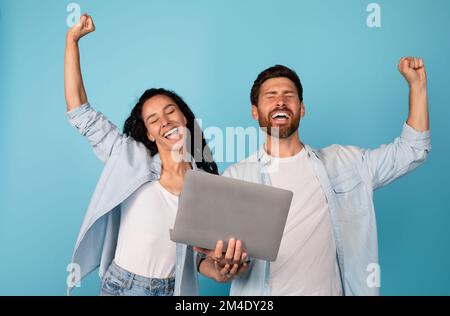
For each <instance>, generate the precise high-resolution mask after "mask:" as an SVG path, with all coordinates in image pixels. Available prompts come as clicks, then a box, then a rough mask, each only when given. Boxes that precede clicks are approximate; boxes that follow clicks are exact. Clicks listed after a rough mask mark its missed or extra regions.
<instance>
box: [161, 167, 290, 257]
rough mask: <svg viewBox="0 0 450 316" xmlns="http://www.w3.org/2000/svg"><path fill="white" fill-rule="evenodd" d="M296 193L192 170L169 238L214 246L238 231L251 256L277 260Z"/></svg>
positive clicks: (180, 199)
mask: <svg viewBox="0 0 450 316" xmlns="http://www.w3.org/2000/svg"><path fill="white" fill-rule="evenodd" d="M292 196H293V193H292V192H291V191H287V190H282V189H278V188H273V187H270V186H266V185H262V184H255V183H250V182H246V181H241V180H236V179H230V178H226V177H221V176H215V175H212V174H209V173H206V172H201V171H188V173H187V174H186V177H185V180H184V185H183V190H182V192H181V195H180V198H179V204H178V213H177V216H176V219H175V224H174V228H173V230H171V231H170V238H171V240H172V241H174V242H178V243H183V244H188V245H191V246H198V247H202V248H206V249H214V248H215V246H216V242H217V241H218V240H223V241H224V242H225V247H226V246H227V241H228V240H229V239H230V238H232V237H234V238H236V239H239V240H242V241H243V246H244V250H245V251H246V252H247V253H248V255H249V256H250V257H253V258H257V259H263V260H269V261H275V260H276V258H277V255H278V250H279V248H280V243H281V238H282V236H283V231H284V226H285V225H286V220H287V216H288V213H289V208H290V205H291V201H292ZM224 249H226V248H224Z"/></svg>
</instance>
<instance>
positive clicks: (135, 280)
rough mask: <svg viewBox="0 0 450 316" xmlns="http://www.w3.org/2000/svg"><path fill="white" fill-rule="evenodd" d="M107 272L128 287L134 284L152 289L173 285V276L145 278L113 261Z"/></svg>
mask: <svg viewBox="0 0 450 316" xmlns="http://www.w3.org/2000/svg"><path fill="white" fill-rule="evenodd" d="M107 273H110V274H111V275H113V276H114V277H116V278H117V279H119V280H121V281H123V282H124V284H128V286H129V287H131V284H135V285H137V286H141V287H148V288H150V289H154V288H161V287H167V288H171V287H173V286H174V285H175V277H171V278H163V279H159V278H147V277H144V276H141V275H138V274H134V273H132V272H129V271H127V270H125V269H124V268H122V267H120V266H118V265H117V264H116V263H115V262H114V261H113V262H112V263H111V266H110V267H109V269H108V272H107Z"/></svg>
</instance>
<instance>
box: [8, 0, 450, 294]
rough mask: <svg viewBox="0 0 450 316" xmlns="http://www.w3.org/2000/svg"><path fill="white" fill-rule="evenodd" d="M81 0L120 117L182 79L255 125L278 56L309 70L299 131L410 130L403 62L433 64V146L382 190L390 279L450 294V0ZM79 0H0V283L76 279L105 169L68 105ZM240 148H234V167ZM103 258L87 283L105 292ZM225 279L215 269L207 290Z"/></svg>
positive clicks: (388, 283)
mask: <svg viewBox="0 0 450 316" xmlns="http://www.w3.org/2000/svg"><path fill="white" fill-rule="evenodd" d="M370 2H371V1H362V0H346V1H334V0H329V1H317V0H315V1H312V0H311V1H280V0H277V1H274V0H272V1H268V0H254V1H239V0H227V1H224V0H221V1H219V0H218V1H206V0H191V1H185V0H183V1H182V0H178V1H176V0H170V1H137V0H135V1H124V0H116V1H106V0H104V1H77V3H79V4H80V5H81V8H82V12H84V11H87V12H88V13H89V14H91V15H92V16H93V18H94V21H95V23H96V26H97V31H96V32H95V33H94V34H92V35H90V36H88V37H86V38H85V39H83V40H82V41H81V44H80V46H81V54H82V68H83V71H84V78H85V86H86V89H87V92H88V95H89V99H90V101H91V103H92V105H93V106H94V107H95V108H97V109H98V110H101V111H102V112H104V113H105V114H107V115H108V116H109V118H110V119H111V120H112V121H113V122H115V123H116V124H118V125H119V126H122V124H123V122H124V120H125V118H126V117H127V115H128V114H129V112H130V110H131V108H132V106H133V105H134V103H135V102H136V100H137V98H138V97H139V96H140V95H141V93H142V92H143V91H144V90H145V89H147V88H150V87H160V86H161V87H168V88H171V89H174V90H175V91H177V92H178V93H179V94H180V95H182V96H183V97H184V98H185V99H186V101H187V102H188V104H190V105H191V107H192V108H193V110H194V112H195V113H196V114H197V116H198V117H199V118H201V119H202V120H203V127H207V126H219V127H221V128H224V127H226V126H244V127H247V126H256V125H255V122H253V121H252V119H251V117H250V104H249V103H250V102H249V93H250V87H251V84H252V82H253V80H254V79H255V78H256V75H257V74H258V73H259V72H260V71H261V70H263V69H265V68H267V67H269V66H272V65H274V64H276V63H282V64H285V65H287V66H290V67H292V68H294V69H295V70H297V72H298V73H299V75H300V77H301V79H302V82H303V85H304V89H305V93H304V96H305V104H306V107H307V115H306V117H305V119H304V121H302V126H301V129H300V133H301V138H302V140H303V141H305V142H306V143H308V144H310V145H311V146H313V147H322V146H326V145H329V144H332V143H340V144H352V145H358V146H362V147H376V146H378V145H380V144H382V143H387V142H390V141H391V140H393V138H395V137H397V136H398V135H399V133H400V131H401V127H402V124H403V122H404V121H405V119H406V116H407V111H408V94H407V93H408V89H407V85H406V83H405V82H404V80H403V78H402V77H401V76H400V74H399V73H398V72H397V69H396V66H397V62H398V60H399V58H400V57H402V56H405V55H417V56H421V57H423V58H424V59H425V61H426V66H427V70H428V76H429V96H430V108H431V119H432V136H433V139H432V143H433V152H432V154H431V156H430V157H429V161H428V162H427V163H426V164H425V165H424V166H423V167H421V168H420V169H418V170H417V171H415V172H414V173H413V174H411V175H409V176H407V177H405V178H402V179H400V180H399V181H397V182H395V183H393V184H392V185H390V186H389V187H388V188H385V189H382V190H380V191H378V192H377V193H376V194H375V204H376V209H377V212H378V227H379V241H380V259H381V269H382V280H381V284H382V288H381V292H382V294H383V295H422V294H424V295H432V294H441V295H449V294H450V252H449V244H450V233H449V230H448V226H449V221H450V213H449V207H448V200H447V199H448V198H449V196H450V189H449V187H450V186H449V184H450V183H449V182H450V180H449V176H450V164H449V163H448V157H449V155H450V141H449V135H450V134H449V130H448V127H447V122H448V120H449V114H450V110H449V102H448V100H449V93H448V92H449V70H450V69H449V57H450V42H449V38H450V36H449V35H450V34H449V25H448V23H450V22H449V21H450V2H449V1H447V0H433V1H419V0H417V1H412V0H408V1H406V0H396V1H377V3H379V4H380V5H381V7H382V27H381V28H379V29H376V28H369V27H367V25H366V18H367V16H368V15H369V13H367V12H366V6H367V5H368V4H369V3H370ZM69 3H70V1H61V0H46V1H34V0H28V1H24V0H21V1H18V0H14V1H12V0H6V1H5V0H1V1H0V78H1V84H0V100H1V102H0V146H1V147H0V148H1V155H0V179H1V180H0V196H1V202H0V294H1V295H9V294H24V295H65V288H66V283H65V282H66V277H67V272H66V266H67V264H68V263H69V262H70V258H71V254H72V251H73V247H74V243H75V240H76V236H77V234H78V229H79V227H80V225H81V221H82V218H83V216H84V212H85V209H86V208H87V205H88V202H89V199H90V196H91V194H92V192H93V190H94V186H95V184H96V181H97V179H98V177H99V175H100V172H101V170H102V164H101V163H100V162H99V161H97V160H96V158H95V157H94V155H93V153H92V150H91V148H90V147H89V145H88V143H87V142H86V140H84V139H83V138H82V137H81V136H79V135H78V134H77V132H76V131H75V130H74V129H73V128H71V126H70V125H69V124H68V122H67V121H66V119H65V117H64V112H65V101H64V90H63V55H64V46H65V32H66V30H67V25H66V18H67V16H68V15H69V13H68V12H67V11H66V6H67V5H68V4H69ZM226 166H227V164H225V163H222V164H220V168H221V170H223V168H224V167H226ZM99 283H100V282H99V279H98V276H97V274H96V273H93V274H91V275H90V276H89V277H88V278H87V279H86V280H85V281H84V282H83V283H82V287H81V288H80V289H77V290H75V292H74V294H77V295H97V294H98V293H99ZM227 291H228V286H227V285H218V284H215V283H214V282H212V281H208V280H205V279H203V278H202V279H201V292H202V294H206V295H217V294H227Z"/></svg>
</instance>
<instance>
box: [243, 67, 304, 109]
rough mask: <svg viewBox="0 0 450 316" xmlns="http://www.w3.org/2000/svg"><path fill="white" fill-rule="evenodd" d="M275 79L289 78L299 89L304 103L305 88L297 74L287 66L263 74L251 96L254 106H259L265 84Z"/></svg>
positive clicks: (265, 71)
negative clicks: (260, 93)
mask: <svg viewBox="0 0 450 316" xmlns="http://www.w3.org/2000/svg"><path fill="white" fill-rule="evenodd" d="M273 78H288V79H289V80H291V81H292V82H293V83H294V84H295V86H296V87H297V91H298V97H299V99H300V102H301V101H303V87H302V84H301V82H300V78H299V77H298V75H297V73H296V72H295V71H294V70H292V69H290V68H288V67H286V66H283V65H275V66H273V67H270V68H268V69H266V70H264V71H263V72H261V73H260V74H259V75H258V78H256V80H255V82H254V83H253V87H252V91H251V94H250V101H251V102H252V105H258V97H259V92H260V90H261V86H262V85H263V83H264V82H266V81H267V80H269V79H273Z"/></svg>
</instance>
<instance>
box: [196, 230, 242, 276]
mask: <svg viewBox="0 0 450 316" xmlns="http://www.w3.org/2000/svg"><path fill="white" fill-rule="evenodd" d="M194 250H195V251H197V252H199V253H202V254H204V255H206V257H205V258H204V260H203V261H202V262H201V263H200V265H199V272H200V273H202V274H203V275H205V276H207V277H209V278H212V279H214V280H216V281H217V282H221V283H225V282H227V281H229V280H230V279H232V278H233V277H235V276H239V275H241V274H243V273H245V272H246V271H247V270H248V266H249V263H250V262H249V261H248V255H247V253H246V252H243V249H242V241H241V240H235V239H234V238H231V239H230V240H229V241H228V247H227V249H226V251H224V250H225V249H224V242H223V241H222V240H219V241H217V243H216V248H215V249H214V250H210V249H205V248H201V247H194Z"/></svg>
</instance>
